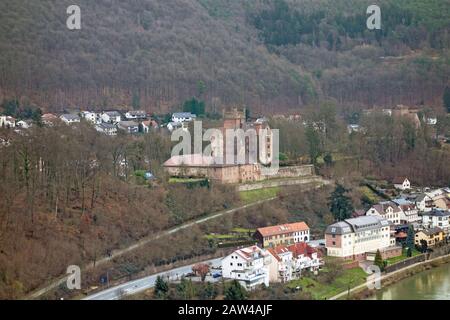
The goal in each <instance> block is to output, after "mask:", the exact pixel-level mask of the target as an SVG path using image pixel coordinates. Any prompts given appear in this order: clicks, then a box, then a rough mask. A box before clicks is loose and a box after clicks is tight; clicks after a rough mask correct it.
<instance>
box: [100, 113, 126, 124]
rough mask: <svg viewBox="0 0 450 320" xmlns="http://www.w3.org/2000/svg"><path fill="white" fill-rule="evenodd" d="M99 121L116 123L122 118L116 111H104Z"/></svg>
mask: <svg viewBox="0 0 450 320" xmlns="http://www.w3.org/2000/svg"><path fill="white" fill-rule="evenodd" d="M101 119H102V121H103V122H106V123H113V124H115V123H118V122H120V121H121V120H122V116H121V115H120V113H119V112H117V111H106V112H103V113H102V116H101Z"/></svg>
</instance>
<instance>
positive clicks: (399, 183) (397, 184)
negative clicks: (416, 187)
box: [392, 177, 411, 191]
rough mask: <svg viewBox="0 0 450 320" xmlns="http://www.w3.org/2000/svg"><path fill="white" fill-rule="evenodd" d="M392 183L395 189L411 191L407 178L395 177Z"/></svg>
mask: <svg viewBox="0 0 450 320" xmlns="http://www.w3.org/2000/svg"><path fill="white" fill-rule="evenodd" d="M392 182H393V184H394V188H395V189H398V190H403V191H405V190H409V189H411V182H410V181H409V180H408V178H405V177H396V178H394V180H393V181H392Z"/></svg>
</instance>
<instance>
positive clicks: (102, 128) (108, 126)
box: [95, 123, 117, 136]
mask: <svg viewBox="0 0 450 320" xmlns="http://www.w3.org/2000/svg"><path fill="white" fill-rule="evenodd" d="M95 130H97V131H98V132H101V133H104V134H106V135H108V136H115V135H117V126H116V125H115V124H112V123H100V124H97V125H95Z"/></svg>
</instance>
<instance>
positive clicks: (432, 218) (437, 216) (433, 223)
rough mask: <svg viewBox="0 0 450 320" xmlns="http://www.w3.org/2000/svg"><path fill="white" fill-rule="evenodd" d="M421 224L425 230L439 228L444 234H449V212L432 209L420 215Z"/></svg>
mask: <svg viewBox="0 0 450 320" xmlns="http://www.w3.org/2000/svg"><path fill="white" fill-rule="evenodd" d="M422 224H423V226H424V227H426V228H435V227H439V228H441V229H442V230H444V232H446V233H450V211H448V210H442V209H433V210H432V211H429V212H425V213H423V214H422Z"/></svg>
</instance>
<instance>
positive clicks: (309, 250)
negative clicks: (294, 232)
mask: <svg viewBox="0 0 450 320" xmlns="http://www.w3.org/2000/svg"><path fill="white" fill-rule="evenodd" d="M288 250H289V251H291V252H292V254H293V255H294V257H298V256H301V255H304V256H308V257H311V255H312V254H313V253H318V254H319V251H318V250H317V249H315V248H313V247H311V246H310V245H309V244H307V243H306V242H297V243H295V244H293V245H290V246H289V247H288Z"/></svg>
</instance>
